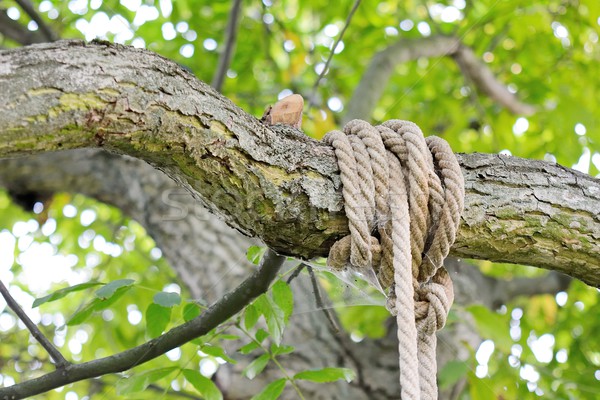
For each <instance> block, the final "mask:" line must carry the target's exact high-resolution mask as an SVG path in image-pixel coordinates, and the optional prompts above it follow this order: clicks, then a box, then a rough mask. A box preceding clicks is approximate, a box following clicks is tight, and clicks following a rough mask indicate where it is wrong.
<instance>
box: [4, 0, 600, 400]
mask: <svg viewBox="0 0 600 400" xmlns="http://www.w3.org/2000/svg"><path fill="white" fill-rule="evenodd" d="M33 3H34V4H35V6H36V8H37V9H38V10H40V13H41V15H42V17H43V19H44V20H45V21H46V22H47V23H48V24H49V25H50V26H51V28H52V29H53V30H55V31H56V32H57V33H58V34H59V36H60V37H63V38H86V39H88V40H90V39H92V38H94V37H96V36H99V37H103V38H107V39H108V40H110V41H116V42H121V43H126V44H132V45H136V46H144V47H146V48H148V49H150V50H152V51H155V52H158V53H159V54H161V55H163V56H165V57H168V58H171V59H173V60H175V61H177V62H179V63H180V64H182V65H185V66H187V67H189V68H190V69H191V70H192V71H193V72H194V73H195V74H196V75H197V76H198V77H199V78H200V79H202V80H204V81H206V82H210V81H211V80H212V78H213V76H214V73H215V70H216V67H217V62H218V56H219V52H220V51H222V50H223V47H224V39H223V32H224V30H225V26H226V24H227V18H228V15H229V11H230V3H229V2H208V1H204V0H179V1H177V2H171V1H160V2H154V1H150V0H144V1H142V0H140V1H121V2H119V1H117V0H104V1H101V0H91V1H89V2H88V1H85V0H82V1H49V0H44V1H33ZM352 3H353V2H351V1H346V2H341V3H340V4H339V6H337V7H333V6H331V4H330V3H323V2H318V1H314V0H309V1H297V0H288V1H281V2H272V1H269V0H263V1H262V2H260V1H246V2H244V3H243V15H242V19H241V22H240V32H243V34H240V35H239V36H238V38H237V43H236V49H235V54H234V57H233V61H232V64H231V66H230V68H229V70H228V73H227V79H226V81H225V85H224V87H223V90H222V91H223V93H224V94H225V95H226V96H227V97H229V98H230V99H232V100H233V101H234V102H235V103H236V104H238V105H240V106H242V107H243V108H245V109H246V110H248V111H249V112H251V113H253V114H254V115H257V116H258V115H260V114H261V113H262V111H263V109H264V107H265V106H266V105H267V104H270V103H273V102H274V101H275V99H276V98H277V97H278V96H279V95H283V94H285V93H288V92H290V91H294V92H299V93H302V94H304V95H305V97H306V98H308V99H310V100H311V102H312V103H313V104H312V105H311V107H309V108H308V110H307V113H306V117H305V124H304V126H305V130H306V132H307V133H309V134H311V135H313V136H314V137H317V138H319V137H321V136H322V135H323V134H324V133H325V132H327V131H328V130H330V129H332V128H333V127H335V126H336V125H337V124H338V122H339V120H340V118H341V115H342V114H343V105H345V104H347V103H348V102H349V101H350V99H351V98H352V96H354V95H355V94H354V89H355V88H356V86H357V84H358V82H359V80H360V78H361V76H362V74H363V72H364V71H365V69H366V68H367V66H368V64H369V62H370V61H371V59H372V56H373V55H374V54H375V53H376V52H378V51H380V50H383V49H384V48H385V47H387V46H389V45H391V44H393V43H396V42H397V41H398V40H400V39H409V38H419V37H423V36H430V35H439V34H444V35H454V36H456V37H459V38H461V40H462V42H463V43H464V44H465V45H466V46H469V47H471V48H472V49H473V50H474V52H475V53H476V54H477V55H478V56H480V57H482V58H483V60H485V65H487V66H488V67H489V68H490V70H491V71H492V73H493V74H495V76H496V77H497V78H498V79H499V80H500V81H501V82H504V83H506V84H508V85H509V87H510V88H511V90H513V91H515V92H516V95H517V96H518V97H519V99H521V100H522V101H525V102H528V103H531V104H534V105H536V106H537V108H538V111H537V112H536V113H535V114H534V115H532V116H530V117H527V118H524V117H519V116H515V115H512V114H510V113H509V112H508V111H506V110H504V109H502V108H500V107H499V106H498V104H497V103H496V102H495V101H494V100H492V99H490V98H488V97H486V96H485V95H483V94H481V92H479V91H478V90H477V88H476V87H475V86H474V84H473V83H472V82H469V81H466V80H465V77H464V76H463V75H462V74H461V72H460V70H459V68H458V67H457V65H456V63H454V61H453V60H452V59H451V58H448V57H446V58H436V59H426V58H420V59H418V60H415V61H412V62H408V63H405V64H402V65H397V66H396V67H395V73H394V75H393V77H392V79H391V80H390V82H389V83H388V84H387V86H386V90H385V92H384V95H383V97H382V98H381V99H380V101H379V103H378V104H377V107H376V108H375V110H374V113H373V118H374V119H375V120H378V121H380V120H385V119H389V118H397V117H398V118H402V119H410V120H413V121H416V122H417V123H418V124H419V125H420V126H421V127H422V128H423V130H424V131H425V132H427V133H435V134H437V135H440V136H443V137H444V138H445V139H447V140H448V141H449V142H450V143H451V144H452V146H453V148H454V149H456V150H457V151H463V152H472V151H480V152H499V151H508V152H510V153H512V154H514V155H517V156H521V157H527V158H546V159H549V160H557V161H558V162H560V163H562V164H564V165H567V166H573V165H577V167H578V168H579V169H581V170H583V171H585V172H589V173H591V174H598V173H599V172H600V153H599V151H600V124H599V121H598V117H597V112H596V110H597V109H598V108H599V104H598V102H599V101H600V98H599V97H598V95H597V93H599V92H600V87H599V85H600V83H599V81H598V79H596V77H597V76H598V75H600V62H599V61H600V49H599V46H600V45H599V44H598V32H599V25H600V2H598V1H597V0H581V1H570V2H567V1H562V0H550V1H546V2H542V1H533V2H532V1H523V0H508V1H502V2H500V1H497V0H480V1H474V2H471V1H469V2H465V1H458V0H455V1H439V2H430V1H429V2H425V1H414V0H410V1H405V2H396V1H375V0H365V1H363V2H362V4H361V6H360V8H359V10H358V12H357V13H356V15H355V16H354V18H353V20H352V23H351V26H350V27H349V29H348V30H347V32H346V33H345V37H344V39H343V49H342V48H338V49H337V50H338V51H339V52H338V54H336V55H335V56H334V58H333V62H332V64H331V65H330V67H329V71H328V73H327V74H326V75H325V79H324V80H323V81H322V82H321V84H320V86H319V87H318V88H317V90H316V91H313V84H314V82H315V81H316V79H317V76H318V72H320V71H321V70H322V69H323V67H324V60H325V59H326V58H327V57H328V55H329V53H330V51H331V47H332V44H333V41H334V40H335V38H336V37H337V34H338V33H339V31H340V29H341V28H342V27H343V23H344V21H345V19H346V16H347V14H348V11H349V9H350V7H351V5H352ZM1 7H2V8H4V9H13V10H19V8H18V6H17V5H16V2H15V1H12V0H8V1H4V2H2V4H1ZM12 15H13V16H15V14H14V11H13V12H12ZM16 19H17V20H18V22H20V23H21V24H22V25H24V26H25V25H28V24H30V19H29V17H28V16H27V15H26V14H25V13H24V12H22V11H21V12H20V13H18V15H16ZM30 26H31V25H30ZM0 45H1V46H3V47H14V46H16V45H17V43H15V42H12V41H11V40H10V39H8V38H1V39H0ZM359 55H360V56H359ZM262 252H263V250H262V249H260V248H254V249H250V250H249V252H248V258H249V259H250V260H252V261H254V262H256V261H257V260H258V259H259V258H260V256H261V255H262ZM39 256H45V259H44V260H45V261H43V262H44V264H43V265H40V262H41V261H40V259H39V258H38V257H39ZM483 266H484V269H485V270H486V271H487V272H489V273H490V274H491V275H494V276H500V277H504V278H511V277H513V276H514V275H516V274H519V275H526V276H532V275H539V274H541V272H540V271H536V272H534V273H531V272H523V271H524V270H523V269H522V268H521V267H510V268H508V269H507V268H504V266H503V267H502V268H500V267H499V266H498V265H490V264H489V263H484V265H483ZM46 268H48V269H49V268H54V270H53V273H52V274H50V275H48V274H45V275H43V274H44V273H45V269H46ZM54 271H56V272H54ZM36 275H37V276H42V275H43V276H51V278H46V279H45V280H42V279H35V277H36ZM320 277H321V281H322V283H324V284H325V286H326V287H328V282H331V279H330V278H331V277H329V276H327V275H326V274H321V275H320ZM0 278H1V279H2V281H3V282H5V283H7V284H8V285H10V290H11V293H13V295H14V296H15V297H16V298H17V300H18V301H19V302H20V303H21V304H22V305H23V306H24V307H25V308H26V310H27V311H28V313H29V314H30V315H31V316H32V318H33V319H34V321H36V322H39V323H40V325H41V326H42V330H43V331H44V332H45V333H46V334H48V335H49V336H50V337H51V338H52V340H53V342H54V343H55V344H56V345H57V346H58V347H59V348H60V349H61V351H62V352H64V353H65V354H66V355H67V358H68V359H72V360H74V361H79V360H91V359H94V358H97V357H101V356H106V355H108V354H112V353H115V352H118V351H121V350H124V349H126V348H129V347H132V346H134V345H136V344H139V343H141V342H142V341H144V340H146V339H147V338H152V337H156V336H158V335H160V334H161V333H162V332H164V331H166V330H168V329H170V328H171V327H173V326H175V325H177V324H179V323H182V322H184V321H188V320H190V319H191V318H193V317H194V316H196V315H198V314H199V313H200V312H201V310H202V307H203V306H202V305H200V304H197V303H195V302H192V301H191V299H190V296H189V295H188V294H187V293H186V289H185V287H180V286H179V284H178V283H177V278H176V277H175V276H174V275H173V273H172V271H171V270H170V268H169V266H168V265H167V262H166V261H165V260H164V258H162V256H161V252H160V250H159V249H157V248H156V247H155V245H154V243H153V241H152V239H151V238H149V237H148V236H147V235H146V233H145V232H144V230H143V229H142V228H141V226H140V225H139V224H137V223H136V222H134V221H131V220H129V219H128V218H127V217H126V216H124V215H123V214H121V212H120V211H119V210H116V209H114V208H112V207H110V206H107V205H105V204H101V203H98V202H95V201H92V200H89V199H86V198H84V197H82V196H78V195H75V196H73V195H70V194H55V195H54V196H53V198H52V200H51V201H50V202H49V203H44V204H41V203H39V205H37V208H36V212H35V213H31V212H29V211H24V210H23V209H21V208H20V207H18V206H16V205H15V204H13V203H12V202H11V200H10V199H9V196H8V195H7V194H6V193H4V192H0ZM329 289H330V294H331V295H332V297H333V298H334V302H335V297H336V293H335V289H334V287H333V286H331V287H329ZM598 297H599V295H598V292H597V291H596V290H594V289H591V288H588V287H585V286H584V285H581V284H579V283H577V282H574V284H573V285H571V287H570V289H569V291H568V293H559V294H558V295H556V296H555V297H551V296H539V297H535V298H528V299H516V300H514V301H513V302H512V303H511V304H507V305H505V306H503V307H502V309H500V310H497V311H490V310H487V309H485V308H483V307H479V306H471V307H469V308H468V311H469V312H470V314H471V315H472V316H473V318H474V320H475V322H476V323H477V326H478V328H479V331H480V333H481V335H482V337H483V338H484V339H489V340H490V341H491V342H489V343H493V347H491V348H492V351H491V353H489V355H488V357H487V359H486V357H483V358H484V359H479V358H481V357H482V356H481V354H482V353H483V352H482V351H477V350H478V349H473V358H472V360H470V362H467V363H454V364H450V366H449V367H447V369H446V370H444V371H442V373H441V374H440V383H441V385H442V386H444V385H446V386H450V385H452V384H453V383H455V382H457V381H458V380H460V379H461V378H463V377H466V379H467V381H468V387H467V390H466V391H465V392H464V393H463V395H462V397H461V398H465V399H466V398H472V399H487V398H491V397H498V398H500V396H502V397H504V398H533V397H540V396H543V397H544V398H555V399H563V398H578V399H586V398H590V399H591V398H597V397H598V392H599V390H598V380H599V379H600V372H598V371H600V356H599V353H598V349H599V348H600V343H598V337H597V335H595V332H597V331H598V329H600V326H599V324H600V320H599V319H598V318H597V317H596V315H597V313H594V311H593V310H594V308H595V307H597V303H598ZM340 299H342V298H341V297H340ZM338 303H339V301H338ZM31 304H33V307H34V308H32V309H30V308H29V307H28V306H29V305H31ZM1 307H2V308H0V331H2V336H3V339H2V341H1V342H0V355H1V357H2V359H1V360H0V362H1V363H2V375H0V377H1V378H2V382H3V384H4V385H8V384H10V383H12V382H14V381H23V380H25V379H28V378H31V377H34V376H37V375H39V374H40V373H42V372H48V371H50V370H51V369H52V367H51V365H50V364H49V363H48V356H47V355H46V353H45V352H44V351H43V349H41V347H40V346H39V345H38V344H37V343H36V342H33V341H30V339H29V334H28V333H27V332H26V331H24V330H22V329H21V328H20V327H19V326H18V325H17V323H16V320H15V318H14V317H13V316H12V314H11V313H9V312H8V310H7V309H5V307H4V303H2V306H1ZM338 311H339V316H340V319H341V321H342V324H343V326H344V328H345V329H346V330H348V331H350V332H352V333H353V336H354V337H357V338H362V337H365V336H368V337H381V336H383V335H384V334H385V333H386V332H385V328H384V324H383V321H384V319H385V318H386V316H387V313H386V312H385V310H384V309H383V308H382V307H380V306H375V305H368V306H360V307H348V308H342V309H339V310H338ZM292 312H293V299H292V296H291V292H290V291H289V288H288V286H287V285H286V284H285V283H283V282H282V281H279V282H277V283H276V284H275V285H274V287H273V288H272V290H271V292H270V293H269V294H267V295H264V296H261V297H260V298H259V299H257V300H256V301H255V302H254V303H253V304H252V305H250V306H248V307H247V308H246V309H245V311H244V313H243V314H242V315H241V316H238V317H236V318H235V319H234V320H233V321H230V323H229V325H227V324H226V325H225V326H224V327H223V329H219V330H217V331H214V332H211V333H210V334H209V335H206V336H205V337H203V338H199V339H197V340H195V341H194V342H192V343H189V344H187V345H185V346H183V347H181V348H180V349H176V350H174V351H172V352H169V353H168V354H167V355H166V356H163V357H160V358H158V359H156V360H154V361H151V362H149V363H148V364H146V365H144V366H143V367H139V368H136V369H134V370H133V371H131V372H128V373H127V374H126V375H123V376H107V377H103V378H102V379H101V380H98V381H94V382H81V383H76V384H73V385H69V386H68V387H65V388H63V389H60V390H59V391H52V392H49V393H47V394H46V395H44V396H45V397H44V398H47V399H54V398H57V399H58V398H67V394H68V393H74V394H75V393H78V394H80V395H82V394H83V393H93V392H95V391H100V392H101V393H102V394H103V395H104V396H106V397H110V398H132V397H130V396H132V395H135V396H136V397H135V398H139V399H144V398H152V397H154V396H156V395H163V396H164V397H169V396H171V395H173V396H174V393H175V392H185V393H195V394H200V395H201V396H203V397H204V398H207V399H218V398H221V394H220V392H219V389H218V388H217V387H216V386H215V385H214V383H213V381H212V380H210V379H209V377H210V375H211V373H212V372H214V370H215V369H217V368H219V366H220V365H222V363H230V364H233V363H235V362H236V361H235V360H236V357H238V356H240V357H242V356H244V355H250V356H252V357H253V361H252V362H251V363H250V364H249V365H248V366H247V367H246V368H245V370H244V376H245V377H246V378H248V379H252V378H254V377H255V376H256V375H257V374H260V373H261V372H263V370H264V369H265V368H268V367H269V366H274V368H275V369H276V370H277V371H279V375H278V378H277V379H275V380H273V381H272V382H271V383H270V384H269V385H268V386H266V387H264V388H263V389H262V391H261V392H260V393H257V394H256V395H255V397H254V399H274V398H277V396H279V395H280V394H281V393H282V391H283V390H284V388H286V387H288V388H289V387H291V388H293V389H294V390H297V391H298V392H299V389H298V387H297V385H296V381H298V380H301V379H309V380H312V381H315V382H323V381H329V380H335V379H346V380H347V379H351V378H352V373H351V372H350V371H348V370H345V369H335V368H332V369H326V370H321V371H302V372H297V373H295V374H294V373H291V372H288V371H287V370H286V369H285V361H284V360H285V356H286V354H288V353H290V352H292V351H294V348H293V346H292V345H293V343H292V344H286V342H285V335H284V332H285V327H286V325H287V324H288V323H289V319H290V315H291V314H292ZM233 328H237V331H235V332H237V333H235V334H233V333H231V332H229V331H228V329H232V332H233V331H234V330H233ZM240 332H241V333H242V337H238V336H236V335H238V334H240ZM228 340H237V341H241V343H242V344H241V345H240V347H239V354H236V355H228V354H227V353H226V352H225V350H224V349H223V346H222V343H224V341H228ZM488 347H489V346H488ZM480 350H481V349H480ZM476 356H479V357H476ZM244 379H245V378H244ZM169 388H171V389H169ZM71 398H73V396H71ZM75 398H78V397H75Z"/></svg>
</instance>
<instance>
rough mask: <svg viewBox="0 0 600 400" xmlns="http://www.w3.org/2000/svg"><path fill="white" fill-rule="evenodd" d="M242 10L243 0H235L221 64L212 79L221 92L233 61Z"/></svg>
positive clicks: (220, 58) (228, 23) (230, 14)
mask: <svg viewBox="0 0 600 400" xmlns="http://www.w3.org/2000/svg"><path fill="white" fill-rule="evenodd" d="M241 11H242V0H234V1H233V6H232V7H231V12H230V13H229V21H227V29H226V34H225V49H224V50H223V52H222V53H221V56H220V57H219V65H218V66H217V71H216V73H215V77H214V78H213V81H212V87H213V88H215V90H217V91H219V92H220V91H221V89H222V87H223V82H224V81H225V76H226V75H227V70H228V69H229V64H230V62H231V56H232V55H233V49H234V47H235V41H236V39H237V31H238V26H239V19H240V14H241Z"/></svg>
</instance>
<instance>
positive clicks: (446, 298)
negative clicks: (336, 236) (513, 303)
mask: <svg viewBox="0 0 600 400" xmlns="http://www.w3.org/2000/svg"><path fill="white" fill-rule="evenodd" d="M323 140H324V141H325V142H327V143H329V144H330V145H332V146H333V147H334V149H335V154H336V157H337V160H338V165H339V168H340V176H341V181H342V195H343V197H344V209H345V212H346V215H347V217H348V224H349V229H350V235H349V236H346V237H344V238H342V239H340V240H339V241H337V242H336V243H334V245H333V246H332V247H331V250H330V253H329V258H328V264H329V265H330V266H331V267H332V268H336V269H343V268H352V269H355V270H358V271H360V270H362V271H363V272H364V271H365V269H368V268H373V270H374V271H375V272H376V274H377V278H378V280H379V283H380V284H381V286H382V287H383V288H384V289H389V294H388V309H389V310H390V311H391V312H392V313H393V314H395V315H396V320H397V323H398V342H399V343H398V348H399V363H400V385H401V398H402V399H404V400H413V399H423V400H425V399H427V400H429V399H437V384H436V368H437V367H436V359H435V356H436V354H435V347H436V336H435V333H436V331H437V330H438V329H441V328H442V327H443V326H444V324H445V322H446V317H447V315H448V311H449V309H450V306H451V304H452V301H453V300H454V292H453V290H452V282H451V280H450V276H449V275H448V273H447V272H446V270H445V269H444V268H443V267H442V264H443V260H444V258H445V257H446V256H447V255H448V251H449V250H450V246H451V245H452V242H453V241H454V238H455V236H456V232H457V230H458V225H459V222H460V213H461V212H462V209H463V202H464V180H463V176H462V172H461V170H460V166H459V165H458V161H457V160H456V157H455V155H454V153H453V152H452V149H451V148H450V146H449V145H448V143H446V141H444V140H443V139H441V138H438V137H434V136H432V137H428V138H427V139H425V138H424V137H423V133H422V132H421V130H420V129H419V127H418V126H417V125H415V124H413V123H412V122H408V121H400V120H392V121H387V122H385V123H384V124H383V125H380V126H377V127H373V126H371V125H370V124H368V123H367V122H365V121H360V120H354V121H350V122H349V123H348V124H346V126H345V127H344V132H340V131H332V132H329V133H328V134H327V135H326V136H325V138H324V139H323ZM375 231H376V232H377V233H376V234H375V235H376V236H373V232H375Z"/></svg>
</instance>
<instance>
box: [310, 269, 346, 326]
mask: <svg viewBox="0 0 600 400" xmlns="http://www.w3.org/2000/svg"><path fill="white" fill-rule="evenodd" d="M303 265H304V266H305V267H306V269H307V270H308V274H309V275H310V283H311V284H312V287H313V291H314V293H315V302H316V303H317V308H319V309H321V310H322V311H323V313H324V314H325V317H327V321H329V323H330V324H331V328H332V329H333V332H334V333H339V332H340V328H339V326H338V325H337V323H336V322H335V320H334V319H333V316H332V315H331V311H330V310H329V309H328V308H326V307H325V305H324V304H323V298H322V297H321V289H319V282H317V277H316V275H315V271H313V269H312V267H311V266H310V265H306V264H303Z"/></svg>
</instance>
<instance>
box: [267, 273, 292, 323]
mask: <svg viewBox="0 0 600 400" xmlns="http://www.w3.org/2000/svg"><path fill="white" fill-rule="evenodd" d="M272 293H273V301H274V302H275V304H277V305H278V306H279V308H280V309H281V310H282V311H283V314H284V319H285V323H286V324H287V322H288V320H289V318H290V316H291V315H292V312H293V311H294V295H293V294H292V289H290V285H288V284H287V283H285V282H283V281H277V282H276V283H275V284H274V285H273V289H272Z"/></svg>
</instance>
